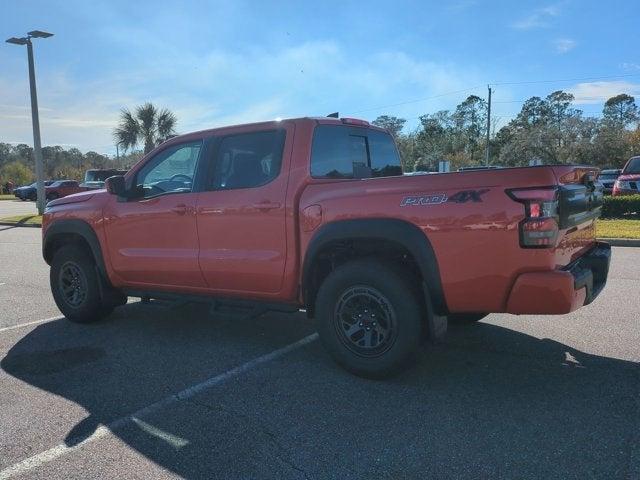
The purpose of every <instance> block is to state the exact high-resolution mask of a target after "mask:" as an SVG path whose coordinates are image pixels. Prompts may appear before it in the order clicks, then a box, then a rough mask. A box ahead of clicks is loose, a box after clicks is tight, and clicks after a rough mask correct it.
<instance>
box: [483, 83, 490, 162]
mask: <svg viewBox="0 0 640 480" xmlns="http://www.w3.org/2000/svg"><path fill="white" fill-rule="evenodd" d="M487 88H488V89H489V102H488V104H487V145H486V148H485V152H484V164H485V165H489V139H490V138H491V86H490V85H487Z"/></svg>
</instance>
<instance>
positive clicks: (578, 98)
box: [567, 80, 640, 105]
mask: <svg viewBox="0 0 640 480" xmlns="http://www.w3.org/2000/svg"><path fill="white" fill-rule="evenodd" d="M567 91H568V92H569V93H572V94H573V96H574V97H575V102H574V103H576V104H578V105H587V104H601V103H604V102H606V101H607V100H608V99H609V98H611V97H615V96H616V95H619V94H621V93H626V94H629V95H640V84H639V83H630V82H626V81H621V80H618V81H612V82H590V83H578V84H577V85H575V86H573V87H571V88H569V89H567Z"/></svg>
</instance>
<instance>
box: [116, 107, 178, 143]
mask: <svg viewBox="0 0 640 480" xmlns="http://www.w3.org/2000/svg"><path fill="white" fill-rule="evenodd" d="M177 121H178V120H177V119H176V116H175V115H174V114H173V112H171V111H170V110H168V109H166V108H163V109H162V110H158V109H157V108H156V107H155V105H153V104H152V103H150V102H147V103H145V104H143V105H140V106H138V107H136V109H135V114H133V113H131V111H130V110H129V109H128V108H123V109H122V110H121V111H120V123H119V124H118V126H117V127H116V128H115V129H114V131H113V136H114V137H115V140H116V143H117V144H118V145H122V147H123V148H124V150H127V149H129V148H134V147H135V146H136V145H138V144H139V143H144V153H145V154H147V153H149V152H150V151H151V150H153V148H154V147H155V146H156V145H158V144H160V143H161V142H163V141H164V140H166V139H167V137H169V136H170V135H174V134H175V127H176V123H177Z"/></svg>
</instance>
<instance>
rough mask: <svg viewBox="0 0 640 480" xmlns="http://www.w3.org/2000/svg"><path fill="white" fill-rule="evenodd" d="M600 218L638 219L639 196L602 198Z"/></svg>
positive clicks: (639, 212) (639, 209)
mask: <svg viewBox="0 0 640 480" xmlns="http://www.w3.org/2000/svg"><path fill="white" fill-rule="evenodd" d="M602 218H629V219H631V218H640V195H624V196H621V197H604V205H603V206H602Z"/></svg>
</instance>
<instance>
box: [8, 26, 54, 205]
mask: <svg viewBox="0 0 640 480" xmlns="http://www.w3.org/2000/svg"><path fill="white" fill-rule="evenodd" d="M51 36H53V34H52V33H48V32H43V31H41V30H34V31H32V32H29V33H28V34H27V36H26V37H22V38H16V37H11V38H9V39H8V40H7V43H12V44H14V45H26V46H27V58H28V61H29V89H30V91H31V123H32V125H33V157H34V160H35V163H36V182H37V190H36V191H37V195H38V198H37V206H38V215H42V214H43V213H44V205H45V198H44V168H43V165H42V146H41V144H40V119H39V118H38V94H37V93H36V72H35V66H34V61H33V45H32V44H31V39H32V38H49V37H51Z"/></svg>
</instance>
